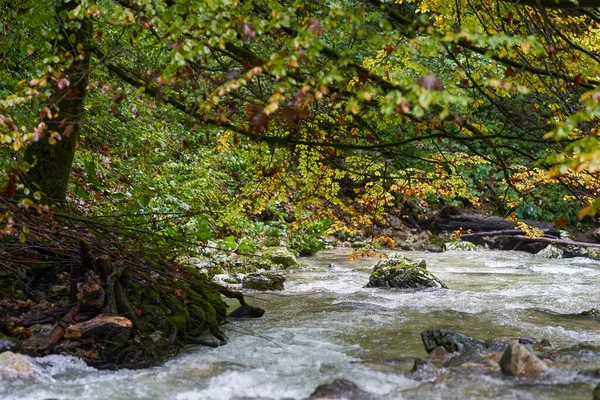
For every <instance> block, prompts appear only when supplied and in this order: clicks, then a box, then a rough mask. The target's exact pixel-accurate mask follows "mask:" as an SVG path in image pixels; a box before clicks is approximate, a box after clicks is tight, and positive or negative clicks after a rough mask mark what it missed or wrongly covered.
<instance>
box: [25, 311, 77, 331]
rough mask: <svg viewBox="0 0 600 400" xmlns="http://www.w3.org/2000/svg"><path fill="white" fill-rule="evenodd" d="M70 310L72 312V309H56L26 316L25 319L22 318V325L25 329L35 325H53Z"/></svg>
mask: <svg viewBox="0 0 600 400" xmlns="http://www.w3.org/2000/svg"><path fill="white" fill-rule="evenodd" d="M70 310H72V307H69V308H58V309H54V310H49V311H42V312H39V313H36V314H31V315H26V316H25V317H23V323H22V325H23V326H24V327H26V328H27V327H30V326H32V325H37V324H53V323H55V322H56V321H57V320H59V319H60V318H62V317H64V316H65V315H67V313H68V312H69V311H70Z"/></svg>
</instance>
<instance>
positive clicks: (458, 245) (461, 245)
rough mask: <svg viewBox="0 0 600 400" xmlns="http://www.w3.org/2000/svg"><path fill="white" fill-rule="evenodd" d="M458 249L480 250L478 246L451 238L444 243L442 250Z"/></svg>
mask: <svg viewBox="0 0 600 400" xmlns="http://www.w3.org/2000/svg"><path fill="white" fill-rule="evenodd" d="M450 250H459V251H477V250H480V248H479V246H477V245H475V244H473V243H471V242H465V241H462V240H452V241H450V242H446V243H444V251H450Z"/></svg>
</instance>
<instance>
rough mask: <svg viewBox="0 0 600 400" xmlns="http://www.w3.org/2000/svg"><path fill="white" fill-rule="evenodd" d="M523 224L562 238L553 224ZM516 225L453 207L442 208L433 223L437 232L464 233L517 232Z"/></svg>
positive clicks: (503, 219)
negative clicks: (457, 231)
mask: <svg viewBox="0 0 600 400" xmlns="http://www.w3.org/2000/svg"><path fill="white" fill-rule="evenodd" d="M521 222H524V223H525V224H527V225H529V226H532V227H535V228H538V229H540V230H542V232H544V233H546V234H548V235H552V236H556V237H560V231H559V230H558V229H556V228H555V227H554V226H553V225H551V224H543V223H540V222H536V221H529V220H522V221H521ZM516 225H517V221H511V220H508V219H505V218H502V217H496V216H491V215H481V214H475V213H468V212H465V211H463V210H461V209H459V208H457V207H451V206H446V207H444V208H442V210H440V212H439V213H438V215H437V216H436V217H435V218H434V220H433V222H432V228H433V229H434V230H437V231H456V230H462V231H463V232H467V231H471V232H492V231H504V230H510V231H512V230H515V226H516Z"/></svg>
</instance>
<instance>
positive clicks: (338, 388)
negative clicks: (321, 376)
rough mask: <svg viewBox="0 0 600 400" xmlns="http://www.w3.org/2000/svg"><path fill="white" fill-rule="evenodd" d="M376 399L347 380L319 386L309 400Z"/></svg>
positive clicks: (338, 380)
mask: <svg viewBox="0 0 600 400" xmlns="http://www.w3.org/2000/svg"><path fill="white" fill-rule="evenodd" d="M374 398H375V397H374V396H373V395H372V394H371V393H369V392H365V391H364V390H362V389H360V388H359V387H358V386H356V384H355V383H354V382H352V381H349V380H347V379H336V380H334V381H333V382H331V383H328V384H324V385H319V386H318V387H317V388H316V389H315V391H314V392H313V393H312V394H311V395H310V397H309V398H308V399H309V400H327V399H332V400H333V399H339V400H341V399H343V400H370V399H374Z"/></svg>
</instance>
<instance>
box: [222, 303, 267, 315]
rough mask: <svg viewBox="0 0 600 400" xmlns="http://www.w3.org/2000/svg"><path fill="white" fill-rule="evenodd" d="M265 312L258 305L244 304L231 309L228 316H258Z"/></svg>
mask: <svg viewBox="0 0 600 400" xmlns="http://www.w3.org/2000/svg"><path fill="white" fill-rule="evenodd" d="M264 314H265V310H263V309H262V308H259V307H254V306H249V305H244V306H240V307H239V308H237V309H235V310H233V311H232V312H231V313H230V314H229V318H260V317H262V316H263V315H264Z"/></svg>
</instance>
